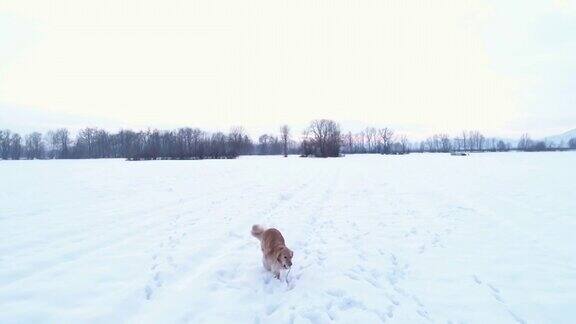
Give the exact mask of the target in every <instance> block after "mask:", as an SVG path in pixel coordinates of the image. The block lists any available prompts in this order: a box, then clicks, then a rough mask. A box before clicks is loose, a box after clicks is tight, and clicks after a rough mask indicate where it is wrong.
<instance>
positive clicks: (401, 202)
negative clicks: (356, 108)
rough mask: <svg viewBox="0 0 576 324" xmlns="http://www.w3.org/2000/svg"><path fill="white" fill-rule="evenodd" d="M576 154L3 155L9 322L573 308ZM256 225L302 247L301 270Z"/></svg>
mask: <svg viewBox="0 0 576 324" xmlns="http://www.w3.org/2000/svg"><path fill="white" fill-rule="evenodd" d="M575 166H576V153H575V152H564V153H503V154H498V153H491V154H473V155H471V156H469V157H454V156H449V155H444V154H437V155H433V154H428V155H421V154H412V155H409V156H379V155H373V156H347V157H344V158H338V159H302V158H297V157H290V158H288V159H284V158H281V157H241V158H240V159H238V160H226V161H225V160H219V161H154V162H126V161H123V160H84V161H0V187H1V190H0V322H1V323H11V322H34V323H38V322H50V323H66V322H68V323H77V322H106V323H111V322H133V323H145V322H149V323H171V322H191V323H330V322H339V323H379V322H388V323H394V322H395V323H426V322H437V323H447V322H452V323H460V322H466V323H514V322H520V323H525V322H526V323H574V321H575V318H576V169H575ZM255 223H261V224H264V225H266V226H274V227H276V228H278V229H280V230H281V231H282V232H283V234H284V236H285V238H286V241H287V244H288V246H289V247H290V248H291V249H293V250H294V253H295V256H294V260H293V261H294V267H293V269H292V271H291V273H290V276H289V284H286V282H281V281H278V280H276V279H273V278H272V275H271V274H269V273H266V272H265V271H264V270H263V268H262V265H261V255H260V249H259V244H258V241H257V240H256V239H255V238H253V237H252V236H250V234H249V233H250V227H251V225H252V224H255Z"/></svg>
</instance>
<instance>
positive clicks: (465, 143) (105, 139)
mask: <svg viewBox="0 0 576 324" xmlns="http://www.w3.org/2000/svg"><path fill="white" fill-rule="evenodd" d="M567 146H568V148H571V149H576V138H573V139H571V140H569V141H568V143H567ZM562 148H563V147H559V146H556V145H554V144H552V143H547V142H545V141H536V140H532V139H531V138H530V136H529V135H528V134H524V135H522V137H521V138H520V140H519V141H518V144H517V145H516V146H515V147H512V145H511V144H510V143H509V142H507V141H504V140H502V139H497V138H489V137H485V136H484V135H483V134H481V133H480V132H479V131H464V132H462V133H460V134H458V135H457V136H455V137H453V138H451V137H450V136H449V135H448V134H444V133H440V134H435V135H433V136H430V137H428V138H427V139H425V140H423V141H419V142H413V143H411V142H410V141H409V140H408V137H407V136H406V135H402V134H396V133H395V132H394V131H393V130H392V129H390V128H387V127H385V128H373V127H368V128H366V129H364V130H362V131H360V132H357V133H354V134H353V133H352V132H347V133H342V132H341V129H340V126H339V125H338V123H336V122H335V121H333V120H328V119H319V120H314V121H312V122H311V123H310V125H309V126H308V127H307V128H306V129H305V130H304V132H303V134H302V135H301V136H300V138H299V139H298V140H295V139H293V138H292V136H291V132H290V128H289V127H288V126H287V125H284V126H282V127H280V130H279V132H278V134H263V135H261V136H259V137H258V141H257V142H254V141H252V139H251V138H250V136H248V135H247V134H246V132H245V131H244V129H243V128H241V127H233V128H232V129H230V131H229V132H228V133H223V132H206V131H203V130H201V129H199V128H189V127H184V128H179V129H176V130H158V129H153V130H151V129H148V130H146V131H132V130H120V131H118V132H116V133H110V132H108V131H106V130H104V129H98V128H92V127H88V128H84V129H82V130H80V131H79V132H78V133H77V134H76V135H75V136H73V135H71V134H70V132H69V131H68V130H67V129H65V128H60V129H56V130H53V131H49V132H47V133H46V134H41V133H39V132H33V133H30V134H27V135H26V136H24V137H22V136H20V135H19V134H18V133H14V132H11V131H10V130H0V159H3V160H8V159H12V160H19V159H95V158H126V159H129V160H155V159H174V160H189V159H197V160H200V159H231V158H236V157H237V156H239V155H252V154H256V155H284V156H287V155H288V154H299V155H301V156H316V157H333V156H340V155H341V154H366V153H377V154H407V153H413V152H460V151H462V152H505V151H509V150H513V149H515V150H519V151H550V150H558V149H562Z"/></svg>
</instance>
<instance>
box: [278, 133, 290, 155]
mask: <svg viewBox="0 0 576 324" xmlns="http://www.w3.org/2000/svg"><path fill="white" fill-rule="evenodd" d="M280 139H281V140H282V149H283V153H284V157H287V156H288V141H289V140H290V128H289V127H288V125H283V126H282V127H280Z"/></svg>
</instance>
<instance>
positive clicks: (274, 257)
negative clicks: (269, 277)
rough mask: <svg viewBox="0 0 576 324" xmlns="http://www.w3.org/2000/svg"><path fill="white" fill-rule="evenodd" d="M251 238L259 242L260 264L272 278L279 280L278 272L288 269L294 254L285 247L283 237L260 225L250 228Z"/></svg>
mask: <svg viewBox="0 0 576 324" xmlns="http://www.w3.org/2000/svg"><path fill="white" fill-rule="evenodd" d="M252 236H254V237H255V238H257V239H259V240H260V247H261V248H262V264H264V268H266V270H268V271H272V273H273V274H274V277H275V278H277V279H280V271H282V270H287V269H290V267H291V266H292V256H294V252H292V250H290V249H289V248H287V247H286V243H285V242H284V237H282V234H281V233H280V231H279V230H277V229H275V228H269V229H265V228H264V227H262V226H260V225H254V226H252Z"/></svg>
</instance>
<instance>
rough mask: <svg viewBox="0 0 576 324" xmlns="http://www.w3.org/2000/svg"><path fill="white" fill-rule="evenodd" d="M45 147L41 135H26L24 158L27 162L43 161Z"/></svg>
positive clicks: (35, 133) (36, 133)
mask: <svg viewBox="0 0 576 324" xmlns="http://www.w3.org/2000/svg"><path fill="white" fill-rule="evenodd" d="M44 149H45V145H44V142H43V141H42V134H40V133H38V132H34V133H31V134H28V135H26V146H25V151H26V158H27V159H29V160H34V159H43V158H44Z"/></svg>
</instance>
